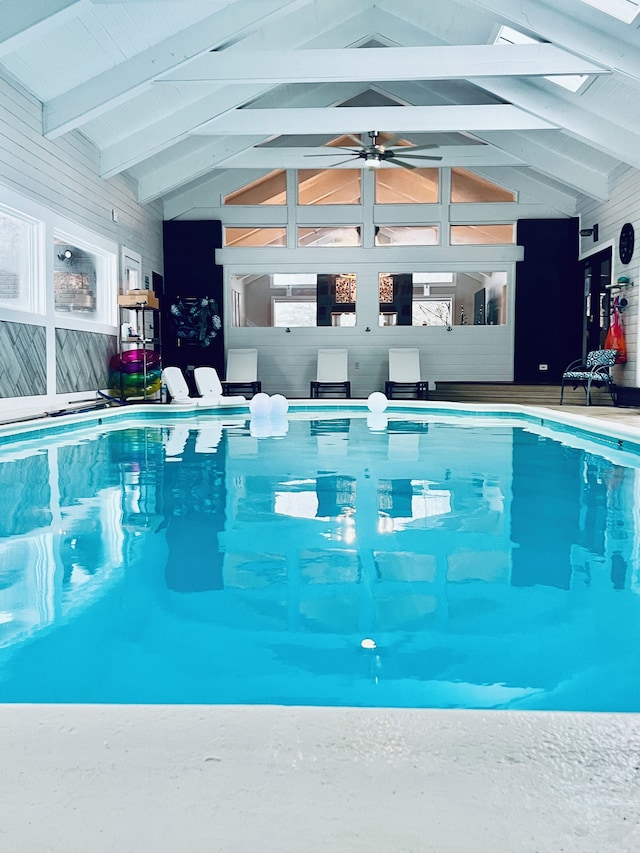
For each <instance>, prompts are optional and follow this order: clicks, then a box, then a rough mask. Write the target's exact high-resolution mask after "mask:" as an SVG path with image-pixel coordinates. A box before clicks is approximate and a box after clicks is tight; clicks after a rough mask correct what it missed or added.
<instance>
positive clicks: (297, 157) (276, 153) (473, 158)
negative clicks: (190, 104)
mask: <svg viewBox="0 0 640 853" xmlns="http://www.w3.org/2000/svg"><path fill="white" fill-rule="evenodd" d="M350 150H352V151H355V150H357V148H356V146H355V145H354V146H351V149H350ZM393 150H394V151H395V152H396V154H397V155H398V157H399V158H400V159H402V155H403V154H411V148H410V147H409V146H406V147H405V146H393ZM334 151H335V153H333V151H332V149H331V147H326V146H324V147H323V146H321V147H317V148H266V147H263V148H250V149H248V150H245V151H242V152H240V153H238V154H235V155H233V154H232V155H231V156H229V157H227V158H226V160H220V161H219V164H220V165H221V167H222V168H225V169H316V168H317V169H324V168H331V167H332V166H333V164H334V163H335V162H336V161H339V160H345V159H347V158H349V157H350V156H351V155H350V154H349V151H345V149H344V148H336V149H334ZM415 153H416V155H417V154H425V155H430V154H432V155H434V156H438V157H441V158H442V159H441V160H440V161H428V160H426V161H424V162H422V163H420V162H418V161H414V165H416V166H422V167H424V168H429V167H430V166H435V167H439V166H465V167H469V168H471V167H472V166H474V165H475V166H512V165H514V164H516V165H517V164H520V165H522V163H523V161H522V160H520V159H518V157H515V156H513V155H512V154H508V153H507V152H505V151H500V150H498V149H496V148H493V146H492V145H451V146H441V147H439V148H434V150H433V151H422V150H421V151H416V152H415ZM381 165H382V167H383V168H385V167H387V166H388V167H389V168H395V167H393V165H392V164H387V163H383V164H381ZM344 166H345V168H349V163H345V164H344ZM361 166H364V161H363V160H361V159H359V158H357V157H351V168H356V169H359V168H360V167H361Z"/></svg>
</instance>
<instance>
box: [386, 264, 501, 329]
mask: <svg viewBox="0 0 640 853" xmlns="http://www.w3.org/2000/svg"><path fill="white" fill-rule="evenodd" d="M378 289H379V324H380V326H396V325H397V326H467V325H482V326H499V325H504V324H505V323H506V311H507V306H506V300H507V273H506V272H505V271H498V272H488V273H484V272H448V271H445V272H416V273H380V275H379V277H378Z"/></svg>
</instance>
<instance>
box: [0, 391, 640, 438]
mask: <svg viewBox="0 0 640 853" xmlns="http://www.w3.org/2000/svg"><path fill="white" fill-rule="evenodd" d="M288 402H289V411H290V413H291V414H300V413H311V412H315V411H319V412H333V413H339V412H341V411H359V412H362V414H365V415H366V414H369V410H368V406H367V400H366V399H362V400H360V399H353V398H351V399H334V400H310V399H302V398H301V399H292V400H289V401H288ZM575 408H576V407H574V409H573V410H569V407H564V409H563V410H562V411H559V409H558V408H553V407H547V406H531V405H521V404H513V405H508V404H504V403H441V402H429V401H422V400H396V401H394V400H391V401H389V402H388V405H387V408H386V410H385V412H384V413H383V414H384V415H387V416H389V415H391V414H401V413H403V412H404V413H412V412H414V413H421V414H430V415H442V416H447V415H451V416H453V415H456V414H465V415H470V416H473V415H476V416H478V417H487V416H491V415H492V414H493V415H497V416H498V417H500V418H508V417H513V418H516V419H521V420H522V421H523V422H527V421H529V422H533V423H536V424H544V425H546V426H553V425H557V426H558V427H559V428H563V427H569V428H573V429H575V430H578V431H580V432H583V433H587V434H588V435H589V436H592V437H597V438H600V439H602V438H603V435H604V434H605V433H606V434H607V435H608V436H610V438H611V439H612V440H616V441H628V442H631V443H633V444H634V445H636V449H638V450H640V417H638V414H637V412H636V410H619V409H609V408H607V409H606V410H604V411H603V413H602V414H599V413H598V411H597V409H598V408H602V409H604V407H588V411H582V412H578V411H576V410H575ZM581 408H582V407H581ZM584 408H585V409H586V408H587V407H584ZM622 411H625V413H626V416H627V418H629V417H632V416H631V415H630V414H629V413H630V412H631V411H633V412H634V413H635V414H634V415H633V417H635V418H638V425H637V426H636V425H635V424H629V423H627V422H622V421H623V418H624V416H623V415H622V414H621V412H622ZM611 413H613V417H614V418H615V419H616V420H615V421H614V420H613V419H612V416H611ZM223 414H224V415H225V416H229V417H233V416H236V417H237V416H238V415H241V416H246V417H247V418H251V412H250V410H249V406H248V404H247V405H246V406H225V407H223V408H221V407H217V406H211V407H206V406H195V405H194V406H175V407H173V406H172V405H171V404H167V405H149V404H146V405H145V404H142V403H141V404H131V405H127V406H123V407H112V408H106V409H93V410H90V411H83V412H70V413H67V414H64V415H55V416H47V414H46V413H43V414H42V416H41V417H38V418H33V417H32V418H27V419H25V420H24V421H20V420H12V421H10V422H5V423H2V422H0V445H1V444H4V443H6V442H7V441H11V440H12V439H18V438H20V437H38V436H39V435H41V434H47V433H50V432H64V431H65V429H67V428H69V427H78V426H80V427H83V426H86V427H89V426H93V425H103V424H105V423H109V422H112V421H115V422H118V421H121V422H122V423H127V422H129V421H131V420H148V421H149V422H150V423H153V422H154V421H158V420H166V419H174V418H175V419H179V420H193V419H194V418H196V417H197V416H203V415H204V416H206V415H223ZM616 421H617V422H616Z"/></svg>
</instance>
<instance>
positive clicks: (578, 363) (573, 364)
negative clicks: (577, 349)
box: [562, 358, 591, 373]
mask: <svg viewBox="0 0 640 853" xmlns="http://www.w3.org/2000/svg"><path fill="white" fill-rule="evenodd" d="M577 367H580V368H582V370H583V371H587V370H590V369H591V368H589V367H587V366H586V364H585V363H584V361H583V360H582V359H581V358H577V359H576V360H575V361H572V362H571V364H568V365H567V366H566V367H565V369H564V370H563V371H562V372H563V373H568V372H569V371H570V370H575V369H576V368H577Z"/></svg>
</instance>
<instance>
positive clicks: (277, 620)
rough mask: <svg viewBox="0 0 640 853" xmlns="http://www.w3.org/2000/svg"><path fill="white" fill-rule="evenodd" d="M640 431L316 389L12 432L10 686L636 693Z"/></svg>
mask: <svg viewBox="0 0 640 853" xmlns="http://www.w3.org/2000/svg"><path fill="white" fill-rule="evenodd" d="M639 459H640V457H639V456H638V454H637V453H635V452H626V451H625V450H624V449H622V450H620V449H618V448H616V447H615V446H613V444H612V445H605V444H600V443H597V442H596V441H595V440H591V439H589V438H588V437H576V436H574V435H572V434H571V433H570V432H569V431H566V430H565V431H562V432H554V431H552V430H550V429H548V428H547V427H546V426H536V424H535V423H526V422H524V423H518V422H515V421H513V419H506V418H503V419H496V420H494V421H492V422H491V423H489V422H485V421H482V420H481V419H479V418H477V417H476V418H471V417H465V416H460V417H453V416H445V415H438V414H432V415H428V416H425V417H424V418H420V417H419V416H417V415H415V414H414V413H411V414H404V415H403V414H402V413H397V414H394V415H389V416H388V417H383V416H378V417H377V418H376V417H374V416H369V417H367V416H365V415H363V414H362V413H358V412H356V411H349V412H338V413H335V412H326V413H322V412H317V413H312V412H309V411H306V412H305V411H303V412H300V413H294V414H292V415H291V417H290V418H289V420H288V422H287V423H284V424H281V425H276V427H273V426H268V427H267V428H264V426H262V427H260V425H259V424H256V423H255V422H254V423H251V422H249V420H248V419H245V418H244V417H243V416H236V415H230V414H229V415H226V416H224V417H222V418H221V419H218V418H217V417H215V416H208V417H207V416H199V417H198V418H197V419H194V420H188V419H187V418H184V417H183V418H177V419H175V420H173V421H172V420H170V419H163V420H158V419H155V420H153V421H147V422H145V421H142V420H140V421H137V422H131V423H128V424H127V423H125V424H122V425H120V426H117V425H116V424H111V423H110V424H103V425H101V426H97V427H96V428H95V429H94V428H91V429H89V428H85V429H79V428H75V429H73V430H64V429H60V430H58V431H57V433H56V434H54V435H44V434H43V435H41V436H40V437H36V438H33V439H32V440H30V441H22V442H19V443H17V444H11V443H4V444H3V445H2V447H0V510H1V512H0V701H2V702H109V703H113V702H118V703H120V702H123V703H131V702H136V703H159V702H162V703H275V704H301V705H309V704H312V705H355V706H397V707H442V708H450V707H461V708H510V709H555V710H595V711H636V712H637V711H640V665H639V663H638V648H640V572H639V563H638V561H639V556H638V555H639V545H640V478H639V476H638V468H639V464H638V463H639Z"/></svg>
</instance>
